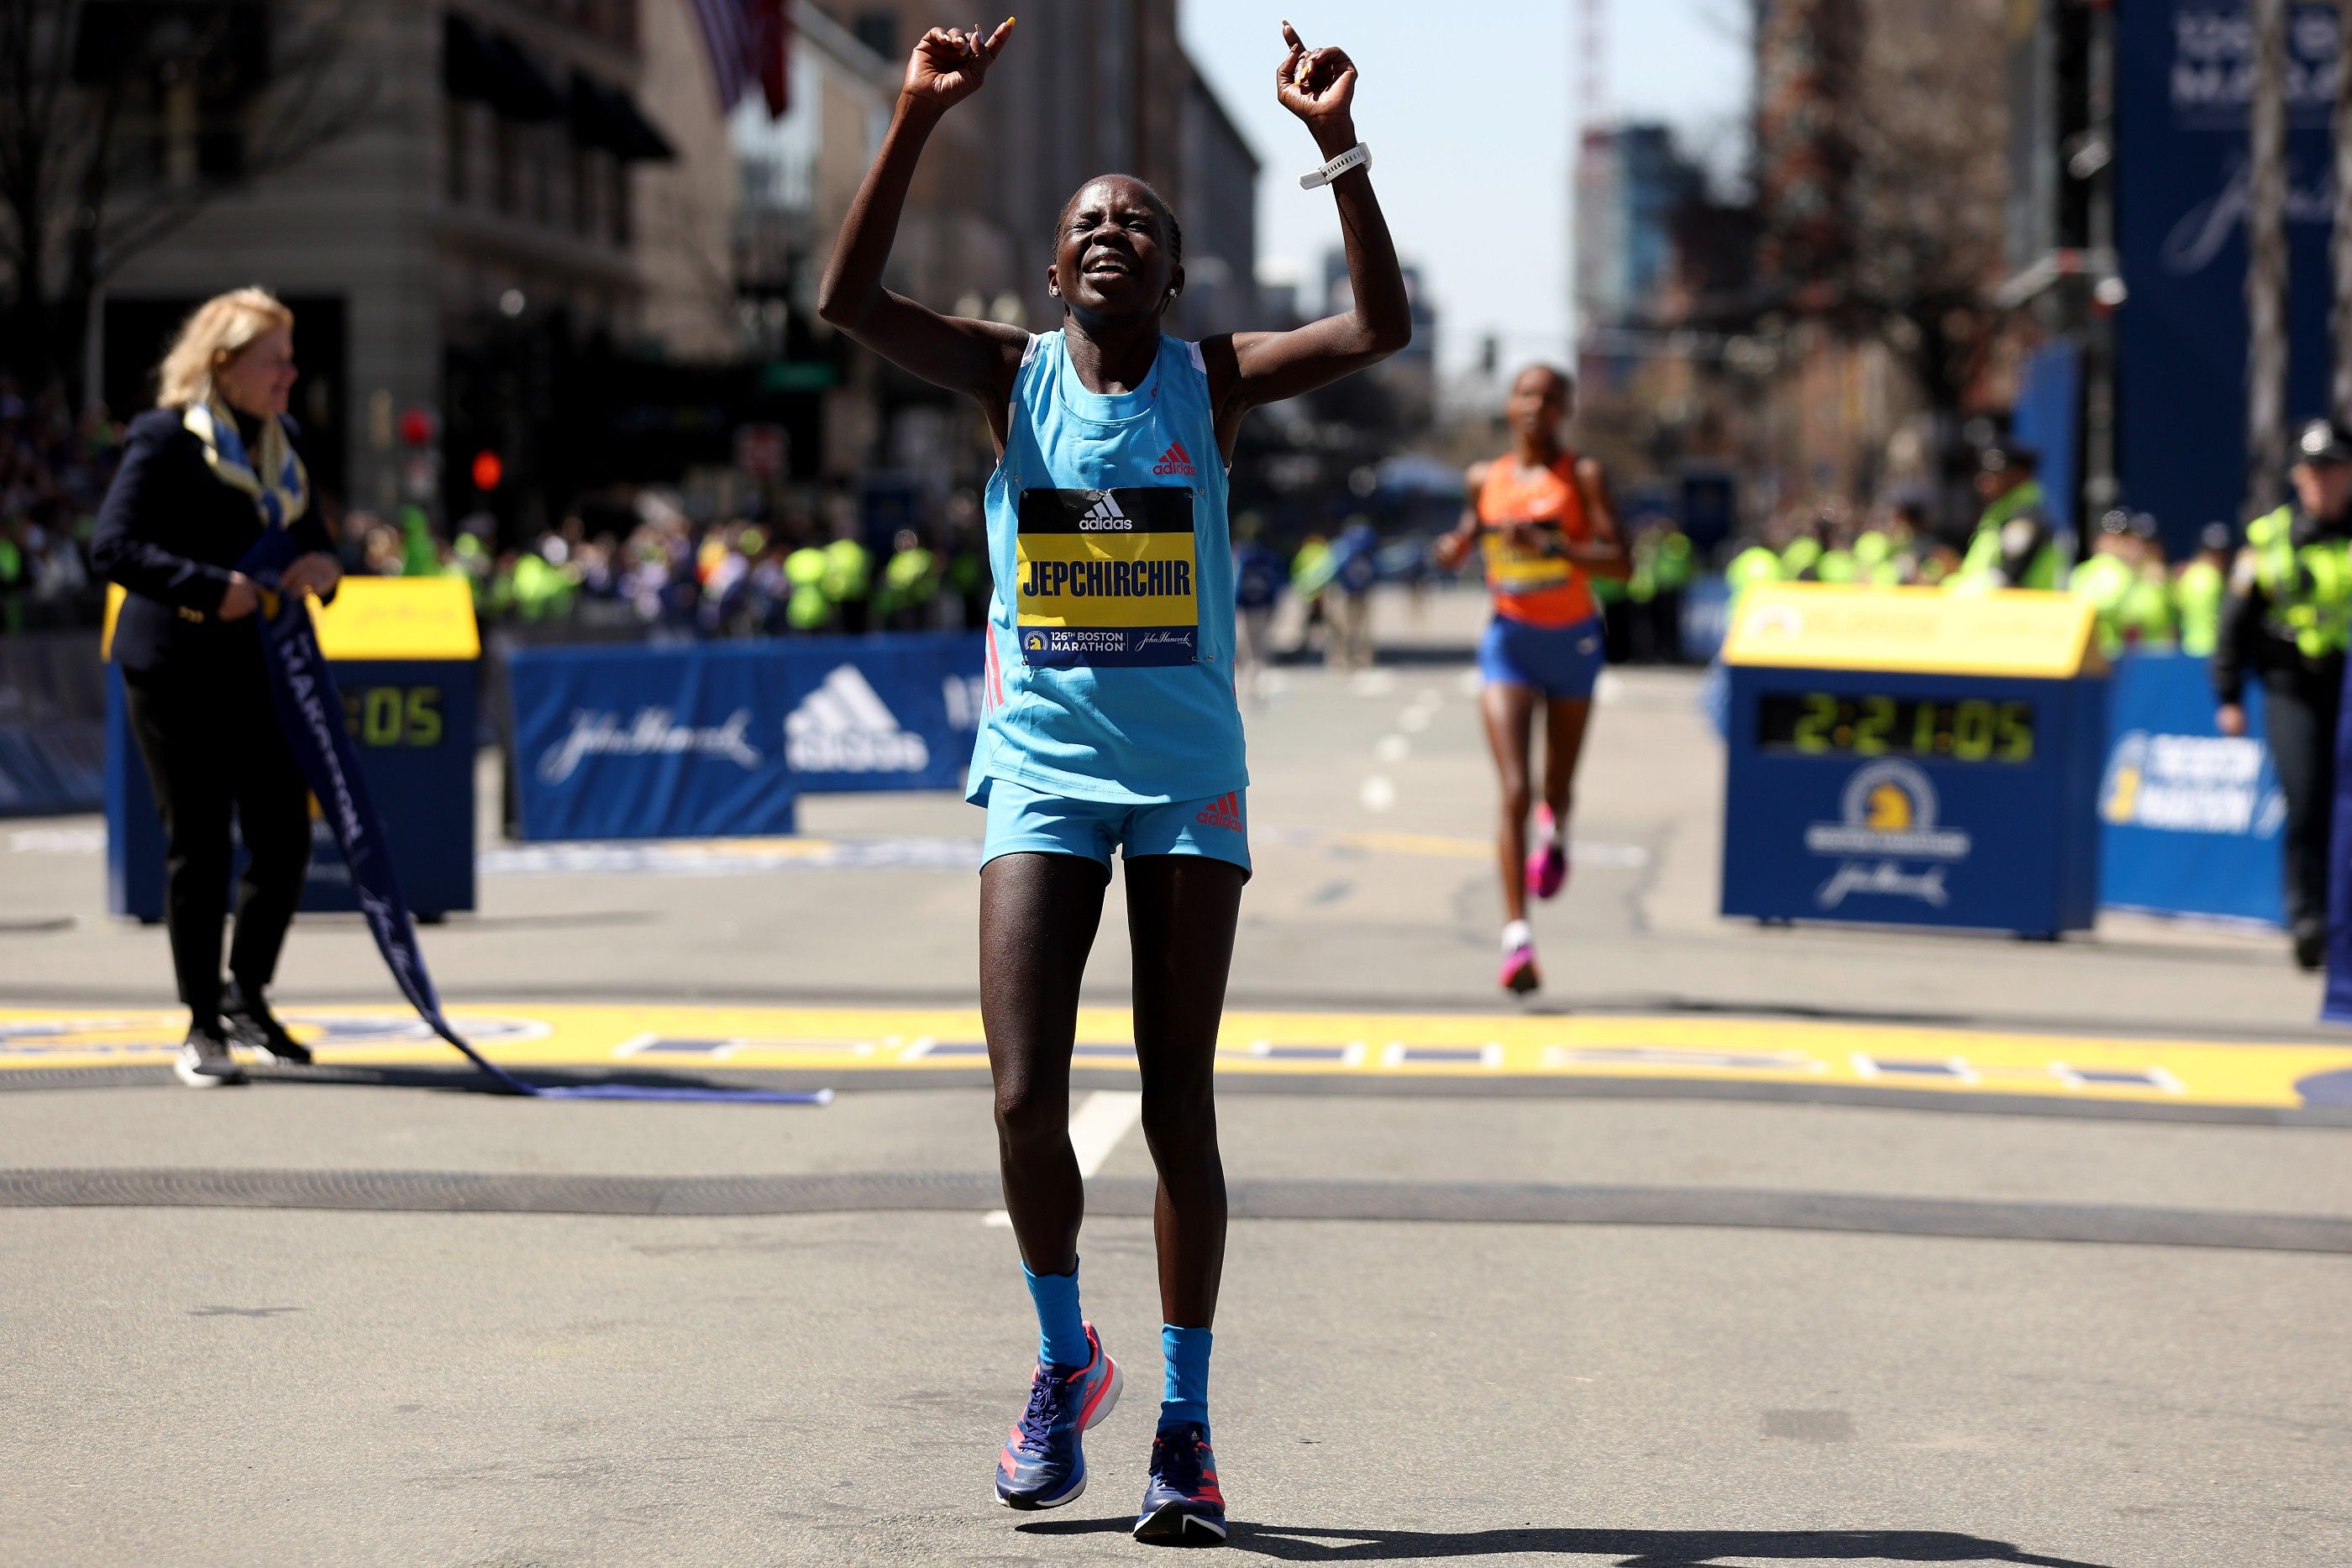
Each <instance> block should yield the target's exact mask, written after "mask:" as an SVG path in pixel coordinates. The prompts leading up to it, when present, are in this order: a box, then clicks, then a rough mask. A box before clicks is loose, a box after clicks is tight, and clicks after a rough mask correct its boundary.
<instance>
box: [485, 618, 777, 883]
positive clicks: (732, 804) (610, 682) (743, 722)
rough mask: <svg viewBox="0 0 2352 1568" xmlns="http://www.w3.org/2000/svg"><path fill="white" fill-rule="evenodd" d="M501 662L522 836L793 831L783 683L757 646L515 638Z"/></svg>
mask: <svg viewBox="0 0 2352 1568" xmlns="http://www.w3.org/2000/svg"><path fill="white" fill-rule="evenodd" d="M507 668H508V672H509V680H510V681H511V682H512V690H513V712H514V768H515V793H516V807H517V810H518V813H519V815H520V820H521V831H522V836H523V837H524V838H525V839H646V838H730V837H741V836H756V835H764V834H771V833H789V832H791V831H793V821H794V819H793V781H792V776H791V773H790V771H789V769H788V768H786V767H785V764H784V745H783V741H784V736H783V728H784V700H783V697H784V694H783V688H782V682H781V681H780V680H779V679H778V678H777V671H776V669H775V666H774V659H773V655H772V654H771V653H768V652H767V651H766V647H765V645H764V644H760V643H718V644H712V645H710V646H708V647H704V646H695V647H688V648H648V647H639V646H629V647H619V648H523V649H518V650H516V651H515V653H513V654H512V655H511V656H510V657H509V660H508V662H507Z"/></svg>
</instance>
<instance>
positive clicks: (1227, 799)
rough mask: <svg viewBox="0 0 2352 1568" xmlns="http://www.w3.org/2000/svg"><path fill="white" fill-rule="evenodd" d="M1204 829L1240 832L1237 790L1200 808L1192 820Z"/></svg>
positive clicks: (1240, 813)
mask: <svg viewBox="0 0 2352 1568" xmlns="http://www.w3.org/2000/svg"><path fill="white" fill-rule="evenodd" d="M1192 820H1193V821H1196V822H1198V823H1200V824H1201V825H1202V827H1204V828H1223V829H1224V830H1225V831H1227V832H1229V833H1238V832H1240V831H1243V830H1242V797H1241V792H1240V791H1239V790H1235V791H1234V792H1233V793H1231V794H1227V795H1220V796H1218V797H1217V798H1216V799H1215V800H1212V801H1210V802H1209V803H1208V804H1207V805H1206V806H1204V807H1202V810H1201V813H1200V815H1198V816H1196V817H1194V818H1193V819H1192Z"/></svg>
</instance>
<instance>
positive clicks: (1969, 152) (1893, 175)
mask: <svg viewBox="0 0 2352 1568" xmlns="http://www.w3.org/2000/svg"><path fill="white" fill-rule="evenodd" d="M2006 37H2007V35H2006V32H2005V30H2004V27H2003V23H2002V0H1869V3H1868V4H1867V5H1865V6H1864V25H1863V34H1862V41H1861V48H1860V58H1859V62H1858V66H1857V68H1856V70H1855V73H1854V81H1855V86H1854V90H1853V97H1852V99H1851V101H1850V102H1849V103H1848V104H1846V105H1845V106H1844V113H1843V119H1844V120H1845V123H1846V140H1847V142H1848V144H1849V145H1850V147H1851V148H1852V150H1853V175H1852V189H1851V195H1850V211H1851V213H1852V215H1853V244H1852V246H1851V247H1850V248H1849V251H1848V260H1847V263H1846V272H1847V276H1846V277H1845V279H1844V287H1843V295H1844V300H1845V303H1846V305H1847V306H1848V308H1851V309H1852V310H1853V312H1854V314H1855V315H1856V317H1857V318H1858V322H1857V324H1858V325H1861V326H1863V327H1864V328H1865V329H1870V330H1874V331H1875V332H1877V333H1878V334H1879V335H1880V336H1881V337H1883V338H1884V339H1885V340H1886V341H1887V342H1888V343H1889V344H1890V345H1891V346H1892V347H1893V348H1895V350H1897V351H1898V352H1899V353H1900V354H1901V355H1902V356H1903V358H1904V360H1905V361H1906V363H1907V365H1908V366H1909V369H1910V371H1911V373H1912V376H1913V378H1914V379H1915V380H1916V382H1917V384H1918V387H1919V390H1920V392H1921V393H1922V395H1923V396H1924V398H1925V399H1926V401H1927V404H1928V406H1929V407H1930V408H1931V409H1932V410H1934V411H1936V412H1937V413H1950V412H1952V411H1955V410H1957V409H1958V408H1959V407H1960V405H1961V403H1962V402H1963V400H1964V398H1965V396H1966V394H1967V392H1968V390H1969V385H1970V383H1971V382H1974V381H1975V380H1976V378H1977V376H1978V374H1979V371H1980V370H1981V356H1982V354H1983V351H1984V349H1985V345H1986V341H1987V340H1988V338H1989V337H1990V332H1991V329H1993V327H1994V326H1995V324H1996V317H1995V315H1994V312H1993V311H1992V309H1991V307H1990V300H1989V292H1990V288H1991V287H1992V286H1993V285H1994V283H1995V282H1996V281H1997V280H1998V279H1999V277H2000V268H2001V262H2002V259H2003V254H2002V252H2003V244H2004V238H2003V236H2004V233H2005V226H2004V212H2003V203H2004V201H2005V199H2006V196H2007V193H2008V188H2009V172H2008V165H2007V157H2006V149H2007V144H2008V132H2009V108H2008V78H2007V76H2006V69H2007V61H2006V57H2005V55H2004V53H2003V50H2004V47H2005V43H2006Z"/></svg>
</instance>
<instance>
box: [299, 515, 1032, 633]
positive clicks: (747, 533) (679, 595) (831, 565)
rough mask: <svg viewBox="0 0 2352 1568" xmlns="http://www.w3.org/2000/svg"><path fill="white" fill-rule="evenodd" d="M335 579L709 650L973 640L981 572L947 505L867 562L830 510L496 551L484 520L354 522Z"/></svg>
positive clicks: (966, 528) (971, 543)
mask: <svg viewBox="0 0 2352 1568" xmlns="http://www.w3.org/2000/svg"><path fill="white" fill-rule="evenodd" d="M338 534H339V538H340V540H341V554H342V558H343V567H344V570H346V571H347V572H351V573H354V574H361V575H370V576H379V577H398V576H421V575H431V576H453V577H462V578H464V579H466V580H467V582H468V583H470V584H471V587H472V591H473V595H474V602H475V606H476V609H477V611H478V612H479V614H480V615H481V617H482V619H483V620H484V621H485V622H490V623H498V624H508V625H518V626H526V627H530V626H550V627H566V628H588V629H593V630H602V631H620V630H636V631H642V632H654V633H656V634H660V635H666V636H679V637H693V638H711V637H756V636H783V635H792V634H804V635H805V634H835V635H856V634H860V633H863V632H870V631H922V630H933V629H953V628H960V627H967V626H977V625H978V624H980V622H981V621H982V618H983V617H984V615H985V612H986V598H987V589H988V579H987V567H986V563H985V561H984V559H983V557H982V536H981V531H980V528H979V511H978V507H977V503H976V502H975V501H974V500H973V499H972V498H971V497H955V498H954V499H953V500H952V501H951V503H950V507H949V508H948V514H947V517H946V518H945V519H944V520H943V523H942V526H941V527H940V528H938V529H937V530H936V534H937V538H936V539H935V537H934V533H933V531H932V530H926V529H917V528H901V529H899V530H898V532H897V533H896V534H895V535H894V536H893V537H892V538H891V542H890V545H889V547H888V548H887V549H882V550H876V549H872V548H871V547H870V546H869V545H868V544H867V543H866V534H865V530H864V529H863V528H861V527H860V526H859V524H858V522H857V520H856V517H855V515H854V513H853V512H851V511H850V510H849V508H848V507H847V505H846V503H844V505H843V506H842V507H840V508H838V509H837V510H836V512H835V515H834V516H833V517H830V518H828V519H825V520H823V521H820V519H819V518H817V517H814V516H810V515H806V514H799V513H787V514H785V515H783V516H782V517H779V518H777V519H776V520H774V521H772V522H771V521H767V520H760V519H750V518H743V517H730V518H720V519H718V520H715V521H709V522H699V523H698V522H696V521H694V520H692V519H690V518H689V517H687V516H686V514H685V513H683V512H682V511H680V510H678V509H677V507H673V506H671V505H668V504H667V502H665V501H663V500H662V499H661V498H659V497H657V496H655V495H651V494H648V495H646V496H643V497H639V498H638V500H637V501H636V503H635V513H634V517H633V518H632V520H631V521H630V522H629V523H628V525H627V526H626V527H625V528H595V527H592V526H591V525H590V524H589V523H588V522H587V521H585V520H584V519H583V518H582V517H567V518H566V519H565V520H564V521H563V523H562V526H561V527H558V528H551V529H548V530H546V531H545V532H543V533H541V534H540V535H539V536H538V537H537V538H533V539H530V540H529V541H528V542H524V543H516V544H501V543H500V542H499V529H498V528H497V525H496V523H495V520H494V519H492V518H491V517H488V515H487V514H485V515H480V516H476V517H467V518H464V519H461V520H460V521H459V523H458V524H457V528H455V529H454V530H453V531H452V532H451V534H450V535H449V536H447V537H443V536H442V535H440V534H439V533H438V532H437V531H436V529H434V528H433V527H432V526H431V523H430V521H429V519H428V518H427V517H426V516H425V513H424V511H423V510H422V509H421V508H417V507H404V508H402V510H401V511H400V512H399V513H398V514H397V515H396V516H395V517H393V518H391V519H386V518H383V517H379V516H377V515H376V514H374V513H372V512H365V511H354V512H352V513H351V514H349V515H348V516H347V517H344V518H343V519H342V522H341V527H340V528H339V530H338Z"/></svg>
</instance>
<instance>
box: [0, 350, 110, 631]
mask: <svg viewBox="0 0 2352 1568" xmlns="http://www.w3.org/2000/svg"><path fill="white" fill-rule="evenodd" d="M121 450H122V427H121V425H119V424H117V423H115V422H114V420H113V419H112V418H111V417H110V416H109V415H108V414H107V413H106V412H105V411H104V410H102V409H97V410H92V411H91V412H90V413H85V414H82V415H79V416H76V415H75V413H73V411H72V408H71V406H70V405H69V404H68V402H67V401H66V398H65V395H64V393H63V392H61V391H58V390H56V389H52V390H50V391H48V392H40V393H27V392H26V391H24V389H23V388H21V387H20V386H19V385H18V384H17V383H16V381H14V380H13V379H12V378H10V377H9V376H8V375H7V374H5V372H0V632H23V631H42V630H50V629H57V628H63V627H69V626H80V625H91V624H95V623H96V622H97V620H98V617H99V613H100V609H101V607H102V606H103V604H104V602H105V586H104V584H102V583H101V582H100V581H99V580H98V579H97V576H96V574H95V573H93V572H92V571H91V570H90V568H89V550H88V548H87V547H88V542H89V533H90V529H91V528H92V527H93V526H94V525H95V523H96V522H97V518H98V505H99V502H100V500H101V499H102V498H103V497H105V495H106V486H107V484H108V482H109V481H110V480H111V479H112V478H113V477H114V466H115V464H116V463H117V462H118V461H119V460H120V458H121Z"/></svg>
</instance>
